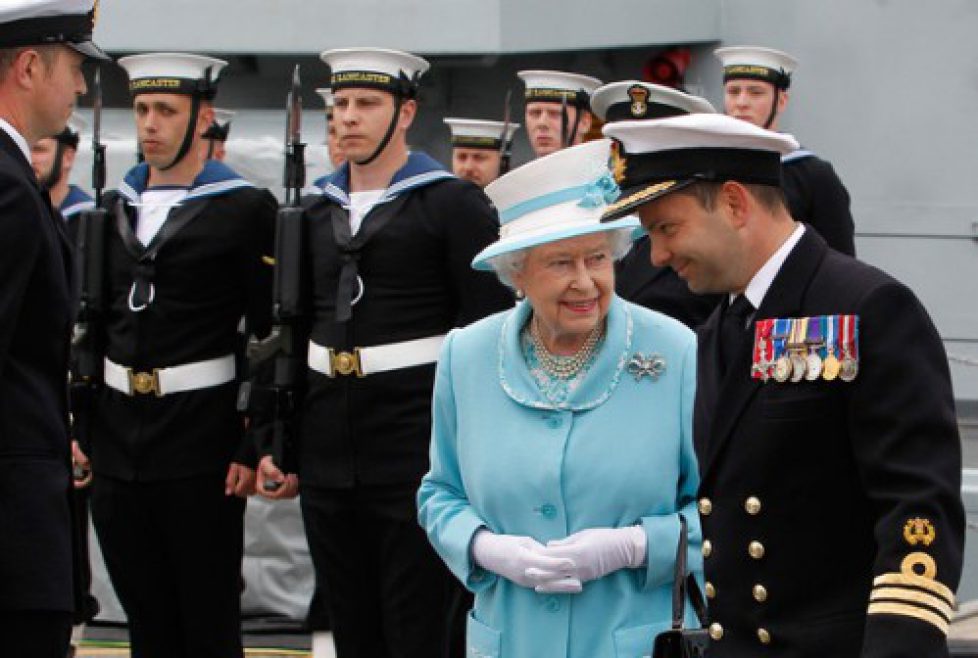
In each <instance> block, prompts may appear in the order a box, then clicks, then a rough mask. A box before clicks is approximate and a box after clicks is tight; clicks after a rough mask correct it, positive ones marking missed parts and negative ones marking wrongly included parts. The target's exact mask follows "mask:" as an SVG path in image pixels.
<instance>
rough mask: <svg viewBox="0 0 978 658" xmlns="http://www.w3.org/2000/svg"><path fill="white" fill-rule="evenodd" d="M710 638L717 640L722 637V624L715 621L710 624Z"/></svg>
mask: <svg viewBox="0 0 978 658" xmlns="http://www.w3.org/2000/svg"><path fill="white" fill-rule="evenodd" d="M710 638H711V639H712V640H714V641H715V642H719V641H720V640H721V639H723V626H721V625H720V624H718V623H716V622H713V623H712V624H710Z"/></svg>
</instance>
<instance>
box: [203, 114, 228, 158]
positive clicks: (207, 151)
mask: <svg viewBox="0 0 978 658" xmlns="http://www.w3.org/2000/svg"><path fill="white" fill-rule="evenodd" d="M235 114H236V113H235V112H232V111H231V110H225V109H222V108H219V107H215V108H214V120H213V121H212V122H211V125H209V126H208V127H207V130H205V131H204V134H203V138H204V140H203V142H204V147H205V148H204V159H205V160H217V161H219V162H224V158H225V157H226V156H227V148H226V147H227V141H228V136H229V135H230V134H231V120H232V119H234V115H235Z"/></svg>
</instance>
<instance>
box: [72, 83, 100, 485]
mask: <svg viewBox="0 0 978 658" xmlns="http://www.w3.org/2000/svg"><path fill="white" fill-rule="evenodd" d="M101 73H102V72H101V67H99V68H96V69H95V78H94V83H93V89H94V92H93V93H94V100H93V106H92V112H93V114H94V121H93V127H92V189H93V190H94V192H95V208H93V209H91V210H85V211H83V212H82V213H81V214H80V215H79V219H78V234H77V236H76V242H75V245H76V248H77V254H76V255H77V259H76V262H75V264H76V269H75V273H76V276H77V280H78V281H79V282H80V293H79V297H78V314H77V316H76V318H75V325H74V328H73V331H72V339H71V351H72V373H71V402H72V408H73V409H74V422H73V427H72V430H73V432H74V437H75V439H76V440H78V441H79V443H81V444H82V445H84V446H88V445H90V443H91V438H92V437H91V415H92V405H93V404H94V401H95V400H94V397H95V392H96V390H97V388H98V386H99V384H100V383H101V380H102V345H101V343H100V331H99V323H100V321H101V319H102V314H103V312H104V310H105V290H104V282H105V226H106V222H107V221H108V213H107V212H106V211H105V209H103V208H101V207H100V206H101V204H102V190H103V189H104V188H105V145H104V144H102V141H101V133H102V75H101ZM86 476H87V473H85V472H83V471H81V470H80V469H77V468H76V469H75V472H74V477H75V478H76V479H79V480H81V479H84V478H85V477H86Z"/></svg>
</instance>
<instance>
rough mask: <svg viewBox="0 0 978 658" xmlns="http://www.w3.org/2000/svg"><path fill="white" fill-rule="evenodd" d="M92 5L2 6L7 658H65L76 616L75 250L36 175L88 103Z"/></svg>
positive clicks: (3, 596) (2, 612) (0, 388)
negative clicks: (34, 155) (71, 436)
mask: <svg viewBox="0 0 978 658" xmlns="http://www.w3.org/2000/svg"><path fill="white" fill-rule="evenodd" d="M94 26H95V7H94V4H93V1H92V0H8V1H7V2H4V3H2V4H0V190H2V195H0V235H2V239H0V401H2V403H0V487H2V489H3V491H2V493H0V501H2V503H0V504H2V505H3V512H0V518H2V521H0V524H2V529H0V583H2V584H0V637H2V638H3V651H2V653H3V654H4V655H9V656H18V657H23V658H64V656H65V655H66V654H67V652H68V645H69V635H70V633H71V622H72V611H73V610H74V609H76V607H77V606H78V605H79V604H80V601H79V600H78V594H80V592H79V591H78V589H79V588H77V587H73V584H75V585H77V573H76V574H73V563H74V562H75V559H76V558H77V550H78V548H79V547H78V538H77V537H76V536H74V533H73V528H72V497H71V472H70V449H69V440H68V401H67V387H66V385H65V383H66V380H67V375H68V345H69V336H70V332H71V323H72V320H73V305H72V302H71V299H72V257H71V246H70V243H69V241H68V238H67V235H66V233H65V230H64V225H63V222H62V221H61V219H60V218H58V217H57V213H56V211H55V210H54V209H53V208H52V207H51V202H50V199H49V198H48V195H47V194H45V193H44V191H43V190H42V188H41V187H40V186H39V185H38V181H37V178H36V177H35V175H34V172H33V171H32V169H31V145H33V144H35V143H37V142H38V141H39V140H41V139H43V138H45V137H50V136H51V135H56V134H58V133H60V132H61V131H62V130H64V128H65V126H66V125H67V123H68V119H69V117H70V116H71V111H72V108H73V107H74V106H75V103H76V102H77V97H78V96H79V95H81V94H84V93H85V91H86V85H85V78H84V76H83V75H82V68H81V67H82V63H83V61H84V60H85V59H86V58H88V57H97V58H99V59H107V58H106V57H105V55H104V54H103V53H102V51H101V50H99V49H98V47H97V46H95V44H93V43H92V42H91V35H92V30H93V28H94Z"/></svg>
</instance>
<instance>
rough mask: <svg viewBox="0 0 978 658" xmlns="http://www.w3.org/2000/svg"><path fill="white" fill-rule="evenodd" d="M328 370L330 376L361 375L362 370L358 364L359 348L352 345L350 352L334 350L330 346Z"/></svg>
mask: <svg viewBox="0 0 978 658" xmlns="http://www.w3.org/2000/svg"><path fill="white" fill-rule="evenodd" d="M328 352H329V371H330V373H331V375H330V377H335V376H336V375H343V376H344V377H346V376H347V375H352V374H356V376H357V377H363V376H364V375H363V370H362V368H361V366H360V348H359V347H354V348H353V351H352V352H339V353H337V352H335V351H334V350H333V348H332V347H330V348H329V350H328Z"/></svg>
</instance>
